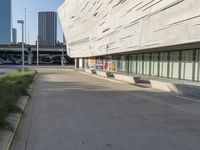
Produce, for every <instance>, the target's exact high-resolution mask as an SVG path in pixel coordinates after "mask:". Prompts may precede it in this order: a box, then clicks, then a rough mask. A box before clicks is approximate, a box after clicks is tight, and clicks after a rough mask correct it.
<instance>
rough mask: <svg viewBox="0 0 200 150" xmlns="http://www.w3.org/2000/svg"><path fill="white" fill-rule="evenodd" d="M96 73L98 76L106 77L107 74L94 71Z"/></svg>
mask: <svg viewBox="0 0 200 150" xmlns="http://www.w3.org/2000/svg"><path fill="white" fill-rule="evenodd" d="M96 73H97V75H98V76H102V77H107V74H106V72H104V71H96Z"/></svg>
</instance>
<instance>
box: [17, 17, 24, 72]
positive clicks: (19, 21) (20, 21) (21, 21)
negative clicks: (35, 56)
mask: <svg viewBox="0 0 200 150" xmlns="http://www.w3.org/2000/svg"><path fill="white" fill-rule="evenodd" d="M17 23H20V24H22V71H24V21H23V20H18V21H17Z"/></svg>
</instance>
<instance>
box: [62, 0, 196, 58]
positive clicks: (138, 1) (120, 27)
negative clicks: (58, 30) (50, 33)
mask: <svg viewBox="0 0 200 150" xmlns="http://www.w3.org/2000/svg"><path fill="white" fill-rule="evenodd" d="M58 11H59V17H60V20H61V24H62V27H63V30H64V33H65V36H66V39H67V40H68V42H69V43H73V42H76V41H78V40H81V39H84V38H87V37H89V41H88V42H87V43H79V44H78V45H77V44H75V45H73V46H70V52H71V53H70V56H71V57H89V56H97V55H105V54H112V53H120V52H127V51H135V50H142V49H148V48H156V47H164V46H170V45H178V44H183V43H191V42H199V41H200V34H199V33H200V2H199V0H113V1H112V0H65V2H64V3H63V4H62V5H61V6H60V7H59V9H58ZM86 45H87V46H86Z"/></svg>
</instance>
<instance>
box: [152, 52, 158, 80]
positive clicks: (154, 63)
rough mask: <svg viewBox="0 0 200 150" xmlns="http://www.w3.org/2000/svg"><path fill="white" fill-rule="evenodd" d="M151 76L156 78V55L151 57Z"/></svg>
mask: <svg viewBox="0 0 200 150" xmlns="http://www.w3.org/2000/svg"><path fill="white" fill-rule="evenodd" d="M151 75H152V76H158V53H152V55H151Z"/></svg>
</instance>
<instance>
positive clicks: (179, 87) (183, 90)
mask: <svg viewBox="0 0 200 150" xmlns="http://www.w3.org/2000/svg"><path fill="white" fill-rule="evenodd" d="M150 82H151V87H152V88H155V89H159V90H162V91H166V92H173V93H177V94H180V95H187V96H193V97H200V86H195V85H188V84H179V83H170V82H165V81H156V80H150Z"/></svg>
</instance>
